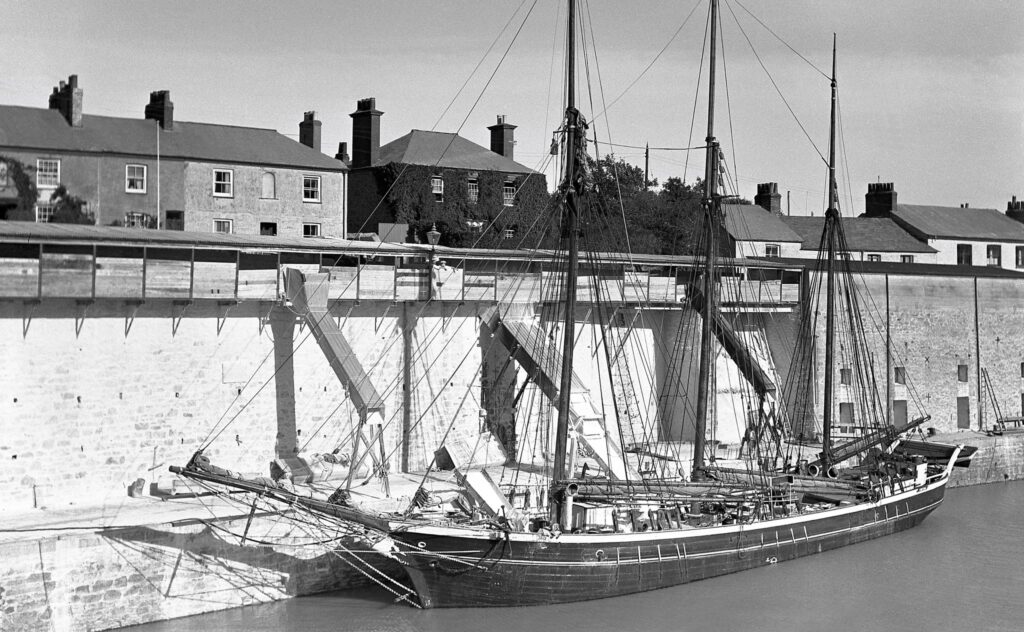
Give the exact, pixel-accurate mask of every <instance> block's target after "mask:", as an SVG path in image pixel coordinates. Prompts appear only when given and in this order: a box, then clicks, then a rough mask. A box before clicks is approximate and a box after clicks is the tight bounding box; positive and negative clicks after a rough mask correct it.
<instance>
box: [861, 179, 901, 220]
mask: <svg viewBox="0 0 1024 632" xmlns="http://www.w3.org/2000/svg"><path fill="white" fill-rule="evenodd" d="M895 210H896V188H895V187H894V186H893V184H892V182H869V183H868V193H867V195H865V196H864V215H865V217H889V215H890V214H891V213H892V212H893V211H895Z"/></svg>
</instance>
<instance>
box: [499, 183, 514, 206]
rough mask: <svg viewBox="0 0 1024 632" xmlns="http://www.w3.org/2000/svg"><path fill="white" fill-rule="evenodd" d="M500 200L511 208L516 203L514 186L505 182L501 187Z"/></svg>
mask: <svg viewBox="0 0 1024 632" xmlns="http://www.w3.org/2000/svg"><path fill="white" fill-rule="evenodd" d="M501 199H502V202H503V203H504V205H505V206H512V205H513V204H515V203H516V185H514V184H512V183H511V182H506V183H505V185H504V186H503V187H501Z"/></svg>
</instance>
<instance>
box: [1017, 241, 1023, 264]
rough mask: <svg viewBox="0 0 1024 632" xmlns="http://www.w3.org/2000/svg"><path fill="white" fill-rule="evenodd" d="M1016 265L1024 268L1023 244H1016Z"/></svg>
mask: <svg viewBox="0 0 1024 632" xmlns="http://www.w3.org/2000/svg"><path fill="white" fill-rule="evenodd" d="M1017 267H1018V268H1024V246H1017Z"/></svg>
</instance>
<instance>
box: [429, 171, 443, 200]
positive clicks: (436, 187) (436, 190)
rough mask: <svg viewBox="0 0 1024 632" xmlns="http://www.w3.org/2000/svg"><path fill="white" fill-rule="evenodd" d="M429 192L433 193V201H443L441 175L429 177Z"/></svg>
mask: <svg viewBox="0 0 1024 632" xmlns="http://www.w3.org/2000/svg"><path fill="white" fill-rule="evenodd" d="M430 192H431V193H433V194H434V201H435V202H444V180H443V179H442V178H441V176H432V177H431V178H430Z"/></svg>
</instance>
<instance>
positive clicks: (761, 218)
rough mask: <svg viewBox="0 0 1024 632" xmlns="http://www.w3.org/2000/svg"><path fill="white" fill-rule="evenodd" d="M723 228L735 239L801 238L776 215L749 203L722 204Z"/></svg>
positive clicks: (776, 239)
mask: <svg viewBox="0 0 1024 632" xmlns="http://www.w3.org/2000/svg"><path fill="white" fill-rule="evenodd" d="M722 211H723V212H724V213H725V230H726V231H727V232H728V233H729V235H730V236H731V237H732V238H733V239H735V240H736V241H773V242H774V241H785V242H800V241H803V239H802V238H801V237H800V235H798V234H796V233H795V232H793V231H792V230H791V229H790V228H789V227H788V226H786V224H785V223H784V222H783V221H782V218H780V217H779V216H777V215H772V214H771V213H769V212H768V211H766V210H764V209H763V208H761V207H760V206H754V205H751V204H723V205H722Z"/></svg>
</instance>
